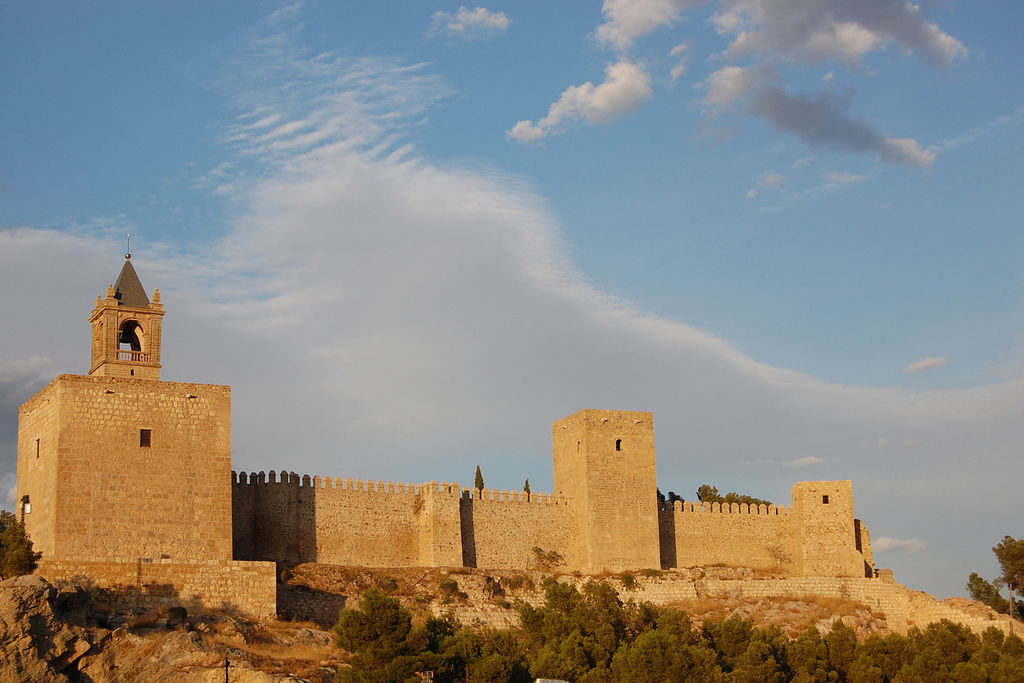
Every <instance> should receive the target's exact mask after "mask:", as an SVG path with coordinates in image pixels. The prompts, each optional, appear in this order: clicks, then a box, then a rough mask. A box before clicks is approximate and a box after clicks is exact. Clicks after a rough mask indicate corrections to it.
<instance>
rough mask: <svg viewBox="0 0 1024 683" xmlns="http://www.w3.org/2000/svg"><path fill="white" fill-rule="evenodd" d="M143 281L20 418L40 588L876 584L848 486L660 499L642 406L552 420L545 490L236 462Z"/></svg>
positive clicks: (267, 600) (108, 301)
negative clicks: (179, 366) (362, 573)
mask: <svg viewBox="0 0 1024 683" xmlns="http://www.w3.org/2000/svg"><path fill="white" fill-rule="evenodd" d="M163 315H164V310H163V306H162V305H161V303H160V294H159V291H158V290H155V291H154V293H153V298H152V300H151V299H150V298H149V297H148V295H147V294H146V291H145V289H144V288H143V286H142V283H141V282H140V280H139V278H138V276H137V274H136V272H135V269H134V267H133V266H132V263H131V256H130V255H126V258H125V262H124V265H123V267H122V270H121V273H120V275H119V276H118V278H117V281H116V283H115V284H113V285H111V286H110V287H108V289H107V292H106V296H105V297H98V298H97V300H96V305H95V308H94V310H93V312H92V315H91V316H90V318H89V321H90V323H91V325H92V362H91V367H90V370H89V374H88V375H66V374H62V375H59V376H58V377H57V378H56V379H54V380H53V381H52V382H51V383H50V384H49V385H47V386H46V387H45V388H43V389H42V390H41V391H40V392H39V393H38V394H36V395H35V396H34V397H32V398H31V399H29V400H28V401H27V402H26V403H25V404H24V405H23V406H22V407H21V409H20V412H19V428H18V485H17V496H18V501H19V505H20V515H21V518H22V519H23V520H24V522H25V527H26V530H27V531H28V533H29V534H30V536H31V538H32V540H33V542H34V544H35V548H36V550H39V551H41V552H42V553H43V560H42V562H41V564H40V567H39V570H38V573H40V574H42V575H43V576H45V577H47V578H49V579H51V580H57V581H59V580H72V579H76V580H82V579H85V580H87V581H90V582H93V583H95V584H97V585H101V586H105V585H108V586H113V585H121V586H134V587H135V588H136V589H138V590H140V591H142V592H143V593H145V594H147V595H150V596H152V597H154V598H161V599H167V600H171V601H174V600H177V601H179V602H182V603H196V602H198V603H202V604H204V605H206V606H231V607H234V608H236V609H239V610H242V611H245V612H249V613H253V614H257V615H268V616H269V615H273V613H274V610H275V604H276V603H275V600H276V597H275V595H276V593H275V590H276V585H275V584H276V564H275V563H277V562H321V563H330V564H341V565H359V566H369V567H401V566H432V567H442V566H449V567H463V566H465V567H480V568H490V569H530V568H535V566H536V565H535V564H534V565H531V562H533V563H536V553H535V551H534V549H535V548H540V549H543V550H544V551H546V552H548V553H552V552H553V553H556V554H557V555H558V556H560V558H561V560H560V562H561V565H560V567H559V568H560V569H564V570H566V571H579V572H581V573H589V574H593V573H599V572H603V571H613V572H620V571H627V570H642V569H659V568H673V567H692V566H707V565H714V564H726V565H740V566H744V567H751V568H755V569H758V568H760V569H766V570H770V571H773V572H776V573H782V574H785V575H789V576H793V577H851V578H858V577H859V578H865V577H867V578H871V577H872V576H873V575H874V573H875V572H874V565H873V561H872V556H871V547H870V542H869V539H868V533H867V530H866V529H865V528H864V526H863V525H862V524H861V523H860V521H859V520H856V519H854V517H853V492H852V487H851V484H850V482H849V481H820V482H801V483H798V484H796V485H795V486H794V487H793V491H792V493H793V499H792V504H791V505H790V506H788V507H775V506H748V505H736V504H733V505H724V506H723V505H722V504H719V503H714V504H701V503H689V502H682V501H675V502H672V503H667V504H666V503H663V502H662V501H659V498H658V493H657V482H656V473H655V456H654V427H653V422H652V415H651V413H645V412H630V411H614V410H582V411H580V412H578V413H575V414H574V415H570V416H569V417H567V418H565V419H562V420H559V421H558V422H556V423H555V424H554V425H553V428H552V442H553V459H554V465H553V466H554V492H552V493H551V494H544V493H540V494H538V493H523V492H517V491H512V492H509V491H498V490H490V491H488V490H482V491H480V490H470V489H468V488H462V487H460V486H459V485H458V484H457V483H448V482H441V483H440V484H438V483H437V482H436V481H435V482H429V483H425V484H417V485H412V484H402V483H399V484H394V483H392V482H382V481H377V482H374V481H363V480H361V479H356V480H355V481H354V482H353V480H352V479H344V480H343V479H340V478H334V479H332V478H330V477H327V478H323V479H322V478H320V477H313V478H310V477H309V476H303V477H301V478H300V477H299V476H298V475H296V474H290V473H286V472H281V473H280V476H278V474H277V473H275V472H270V473H269V475H267V474H264V473H262V472H260V473H259V474H255V473H253V474H246V473H245V472H241V473H234V472H232V470H231V390H230V388H229V387H226V386H215V385H208V384H192V383H182V382H166V381H162V380H161V379H160V368H161V362H160V350H161V343H160V340H161V325H162V319H163Z"/></svg>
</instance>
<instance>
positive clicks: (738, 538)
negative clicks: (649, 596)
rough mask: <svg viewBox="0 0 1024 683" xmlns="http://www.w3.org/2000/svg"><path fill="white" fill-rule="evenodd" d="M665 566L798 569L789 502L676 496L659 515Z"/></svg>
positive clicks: (790, 570) (662, 558)
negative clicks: (766, 503)
mask: <svg viewBox="0 0 1024 683" xmlns="http://www.w3.org/2000/svg"><path fill="white" fill-rule="evenodd" d="M658 522H659V529H660V538H661V562H662V566H663V567H664V568H666V569H667V568H672V567H699V566H709V565H715V564H726V565H742V566H744V567H751V568H753V569H771V570H777V571H787V572H793V571H795V570H796V567H797V565H796V556H797V552H796V547H795V545H794V544H795V538H796V537H795V531H794V526H793V519H792V517H791V516H790V515H789V514H788V511H787V510H786V508H785V507H776V506H774V505H771V506H764V505H761V506H757V505H753V506H751V505H746V504H739V503H733V504H731V505H730V504H725V505H722V504H721V503H700V502H697V503H693V502H689V501H678V500H677V501H675V502H674V503H673V504H671V505H668V504H666V505H663V506H662V509H661V511H660V513H659V515H658Z"/></svg>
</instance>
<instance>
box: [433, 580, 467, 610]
mask: <svg viewBox="0 0 1024 683" xmlns="http://www.w3.org/2000/svg"><path fill="white" fill-rule="evenodd" d="M438 589H439V590H440V591H441V602H442V603H444V604H445V605H450V604H451V603H453V602H465V601H466V600H467V599H469V594H467V593H465V592H463V591H461V590H460V589H459V582H458V581H456V580H455V579H453V578H451V577H450V576H449V577H448V578H446V579H443V580H442V581H441V583H440V584H439V585H438Z"/></svg>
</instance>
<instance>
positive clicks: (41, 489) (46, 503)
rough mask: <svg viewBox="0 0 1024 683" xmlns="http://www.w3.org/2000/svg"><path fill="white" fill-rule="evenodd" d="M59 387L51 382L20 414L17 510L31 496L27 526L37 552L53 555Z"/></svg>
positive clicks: (29, 401) (48, 555)
mask: <svg viewBox="0 0 1024 683" xmlns="http://www.w3.org/2000/svg"><path fill="white" fill-rule="evenodd" d="M57 393H58V392H57V384H56V382H51V383H50V384H49V385H48V386H46V387H45V388H44V389H42V390H41V391H40V392H39V393H38V394H36V395H35V396H33V397H32V398H31V399H29V400H28V401H26V402H25V404H24V405H22V406H21V409H20V410H19V411H18V491H17V498H16V500H17V501H18V510H19V511H20V509H21V499H22V496H25V495H28V496H29V502H30V503H31V506H32V507H31V512H30V513H29V514H27V515H25V527H26V530H27V531H28V534H29V536H30V537H31V538H32V544H33V546H34V548H35V550H37V551H39V552H41V553H43V556H44V557H50V556H52V555H53V549H54V547H55V544H56V537H55V536H54V531H55V530H56V524H57V515H56V512H57V441H58V435H59V430H58V429H57V425H58V423H59V420H60V410H59V405H58V402H57V400H56V399H57Z"/></svg>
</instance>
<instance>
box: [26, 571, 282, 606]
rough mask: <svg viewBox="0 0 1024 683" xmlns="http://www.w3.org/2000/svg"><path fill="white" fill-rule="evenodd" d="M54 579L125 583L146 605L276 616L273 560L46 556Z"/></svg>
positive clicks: (92, 583)
mask: <svg viewBox="0 0 1024 683" xmlns="http://www.w3.org/2000/svg"><path fill="white" fill-rule="evenodd" d="M36 574H39V575H40V576H42V577H43V578H45V579H47V580H48V581H50V582H51V583H54V584H56V585H60V584H62V583H73V584H76V585H84V586H96V587H98V588H109V589H120V590H123V591H125V592H126V594H127V595H126V596H125V597H128V598H130V599H132V600H135V601H136V602H137V604H138V605H139V606H140V607H175V606H182V607H185V608H186V609H189V610H196V609H199V608H207V609H210V608H215V609H225V610H228V611H235V610H237V611H239V612H242V613H245V614H249V615H252V616H256V617H264V618H271V619H272V618H274V617H275V616H276V612H277V580H276V575H275V565H274V563H273V562H234V561H231V560H191V561H188V562H181V561H175V560H159V559H155V560H153V561H152V562H144V561H141V560H136V561H134V562H117V561H109V562H88V561H75V560H45V559H44V560H42V561H41V562H40V563H39V567H38V569H37V570H36Z"/></svg>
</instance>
